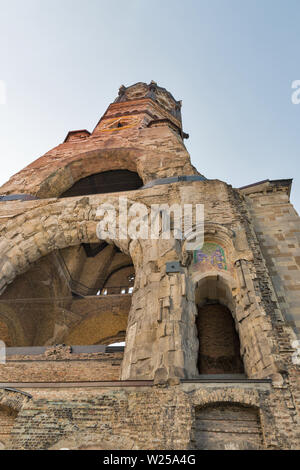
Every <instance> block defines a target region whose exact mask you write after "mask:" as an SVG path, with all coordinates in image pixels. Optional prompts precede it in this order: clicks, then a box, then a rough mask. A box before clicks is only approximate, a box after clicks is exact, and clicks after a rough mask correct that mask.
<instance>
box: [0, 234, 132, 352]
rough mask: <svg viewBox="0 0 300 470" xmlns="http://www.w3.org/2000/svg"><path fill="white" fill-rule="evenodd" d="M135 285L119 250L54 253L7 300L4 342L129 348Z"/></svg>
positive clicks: (2, 302)
mask: <svg viewBox="0 0 300 470" xmlns="http://www.w3.org/2000/svg"><path fill="white" fill-rule="evenodd" d="M134 279H135V270H134V266H133V262H132V259H131V257H130V256H129V255H126V254H125V253H123V252H121V251H120V250H119V249H118V248H116V247H115V246H114V245H109V244H107V243H105V242H101V241H100V242H99V244H91V245H88V246H87V245H86V244H85V245H84V244H81V245H77V246H72V247H68V248H65V249H63V250H56V251H53V252H52V253H50V254H48V255H47V256H44V257H42V258H41V259H40V260H38V261H37V262H35V263H34V264H33V265H32V267H31V268H30V269H29V270H28V271H27V272H25V273H24V274H22V275H20V276H18V277H17V278H16V279H15V281H14V282H13V283H12V284H11V285H9V286H8V288H7V289H6V291H5V292H4V293H3V294H2V295H1V297H0V340H2V341H4V342H5V343H6V345H7V346H8V347H32V346H51V345H56V344H67V345H72V346H91V345H109V344H112V343H117V342H123V341H125V335H126V329H127V322H128V314H129V311H130V307H131V299H132V293H133V286H134ZM1 315H2V318H3V319H4V320H5V319H6V318H9V323H7V322H6V321H5V324H4V323H3V322H2V321H1ZM6 324H8V327H7V326H6ZM12 325H13V331H10V330H11V328H12Z"/></svg>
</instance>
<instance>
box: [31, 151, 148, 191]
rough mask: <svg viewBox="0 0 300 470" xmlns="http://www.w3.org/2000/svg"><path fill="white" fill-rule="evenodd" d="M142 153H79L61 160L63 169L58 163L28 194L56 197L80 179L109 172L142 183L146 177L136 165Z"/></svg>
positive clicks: (140, 167) (139, 166)
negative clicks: (123, 172) (133, 176)
mask: <svg viewBox="0 0 300 470" xmlns="http://www.w3.org/2000/svg"><path fill="white" fill-rule="evenodd" d="M145 154H147V151H146V152H145V151H144V150H140V149H136V148H111V149H97V150H91V151H89V152H82V153H79V154H77V155H75V156H74V157H72V158H71V159H70V158H68V159H66V160H65V161H63V162H62V163H63V166H61V162H60V166H59V168H56V169H55V171H53V172H52V173H51V174H49V175H48V176H47V177H46V178H45V179H44V181H40V182H39V187H38V189H37V190H36V192H35V191H34V190H31V193H33V194H35V195H36V196H37V197H39V198H49V197H57V196H60V195H61V194H62V193H64V192H65V191H67V190H68V189H69V188H71V186H73V185H74V184H75V183H76V182H77V181H79V180H80V179H82V178H85V177H88V176H90V175H93V174H97V173H102V172H105V171H112V170H128V171H132V172H135V173H137V174H138V175H139V177H140V178H141V180H142V181H143V182H144V183H145V182H147V177H146V175H145V173H144V170H143V168H142V165H140V164H139V159H140V157H141V156H143V157H144V155H145Z"/></svg>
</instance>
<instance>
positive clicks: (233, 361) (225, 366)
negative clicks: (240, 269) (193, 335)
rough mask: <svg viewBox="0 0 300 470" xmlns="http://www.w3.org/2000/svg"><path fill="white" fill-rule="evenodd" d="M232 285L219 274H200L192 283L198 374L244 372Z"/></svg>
mask: <svg viewBox="0 0 300 470" xmlns="http://www.w3.org/2000/svg"><path fill="white" fill-rule="evenodd" d="M233 283H234V280H233V279H232V278H231V277H230V276H222V275H220V274H218V273H215V275H211V273H209V275H206V276H205V275H202V276H201V277H200V279H199V280H198V282H196V283H195V304H196V307H197V311H198V312H197V317H196V327H197V335H198V339H199V350H198V371H199V372H200V374H220V373H221V374H222V373H243V369H244V367H243V362H242V359H241V355H240V351H241V348H240V341H239V330H238V323H237V322H235V321H234V320H235V314H234V312H235V301H234V299H233V296H232V285H233Z"/></svg>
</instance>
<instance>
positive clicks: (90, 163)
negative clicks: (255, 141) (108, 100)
mask: <svg viewBox="0 0 300 470" xmlns="http://www.w3.org/2000/svg"><path fill="white" fill-rule="evenodd" d="M181 105H182V104H181V101H177V100H176V99H174V97H173V96H172V95H171V93H169V92H168V91H167V90H166V89H165V88H162V87H160V86H158V85H157V83H155V82H153V81H152V82H151V83H150V84H146V83H136V84H135V85H132V86H129V87H125V86H121V87H120V89H119V94H118V97H117V98H116V99H115V101H114V102H113V103H112V104H111V105H110V106H109V107H108V109H107V110H106V112H105V113H104V115H103V116H102V117H101V119H100V121H99V122H98V124H97V125H96V127H95V129H94V130H93V132H92V133H90V132H89V131H88V130H78V131H70V132H69V133H68V135H67V136H66V138H65V140H64V142H63V143H61V144H60V145H58V146H57V147H56V148H54V149H52V150H50V151H49V152H47V153H46V154H45V155H44V156H42V157H41V158H39V159H38V160H36V161H34V162H33V163H32V164H31V165H29V166H28V167H26V168H25V169H23V170H22V171H20V172H19V173H17V174H16V175H14V176H13V177H12V178H11V179H10V180H9V181H8V182H7V183H6V184H4V185H3V186H2V188H1V190H0V193H1V195H0V217H1V220H0V223H1V225H0V230H1V234H0V237H1V239H0V257H1V279H0V293H1V296H0V340H1V341H3V343H4V344H5V346H6V363H5V364H1V365H0V382H1V383H0V448H6V449H59V448H63V447H64V448H65V447H67V448H70V449H296V448H299V411H300V385H299V368H300V358H299V355H300V354H299V349H300V346H299V345H300V343H299V339H300V335H299V328H300V235H299V234H300V219H299V216H298V214H297V213H296V211H295V210H294V208H293V206H292V204H291V203H290V199H289V196H290V189H291V184H292V181H291V180H287V179H282V180H272V181H270V180H265V181H262V182H259V183H255V184H252V185H249V186H247V187H243V188H239V189H234V188H232V187H231V186H230V185H228V184H226V183H225V182H222V181H220V180H217V179H213V180H209V179H207V178H206V177H205V176H203V175H202V174H200V173H199V172H198V171H197V170H196V169H195V168H194V167H193V166H192V164H191V161H190V156H189V154H188V152H187V150H186V148H185V145H184V139H186V138H188V134H186V133H185V132H184V130H183V126H182V117H181ZM121 197H122V198H123V199H124V198H125V199H126V201H127V202H126V204H128V207H130V206H131V205H133V204H139V205H143V207H144V208H145V210H146V216H148V215H150V211H151V206H152V205H153V204H154V205H165V206H168V207H173V206H174V205H177V207H183V206H184V205H195V204H202V205H204V215H205V225H204V244H203V245H202V246H199V247H198V248H197V247H195V249H193V250H191V249H189V248H188V240H187V239H185V238H183V239H182V240H178V239H175V238H174V237H173V238H172V237H171V238H169V239H168V238H164V237H158V238H157V239H155V238H151V237H144V238H138V239H137V238H135V237H133V236H130V234H129V235H128V234H127V235H126V236H121V237H120V236H117V235H116V234H120V233H122V230H123V229H122V224H121V221H120V219H121V217H120V216H121V209H120V198H121ZM103 205H105V207H110V209H111V210H112V211H113V212H114V214H116V215H117V216H118V217H117V219H116V220H117V226H116V227H115V229H116V231H115V232H114V233H111V234H110V235H108V236H106V237H103V238H99V236H98V235H99V231H97V227H98V224H99V220H100V219H99V207H100V206H101V207H103ZM100 218H101V217H100ZM171 222H174V220H173V219H172V220H171ZM171 225H172V224H171ZM194 228H195V230H196V228H197V227H194ZM45 416H46V419H45Z"/></svg>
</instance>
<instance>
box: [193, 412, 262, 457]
mask: <svg viewBox="0 0 300 470" xmlns="http://www.w3.org/2000/svg"><path fill="white" fill-rule="evenodd" d="M194 441H195V448H196V449H198V450H259V449H262V448H263V438H262V429H261V425H260V419H259V415H258V410H257V409H256V408H252V407H248V406H244V405H241V404H237V403H213V404H211V405H207V406H204V407H201V408H197V409H196V410H195V424H194Z"/></svg>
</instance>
